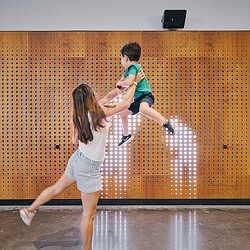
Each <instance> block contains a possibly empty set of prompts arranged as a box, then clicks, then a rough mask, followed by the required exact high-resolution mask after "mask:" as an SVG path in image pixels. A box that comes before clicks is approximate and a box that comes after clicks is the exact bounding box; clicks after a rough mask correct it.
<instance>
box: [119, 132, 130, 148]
mask: <svg viewBox="0 0 250 250" xmlns="http://www.w3.org/2000/svg"><path fill="white" fill-rule="evenodd" d="M133 139H134V136H133V135H131V134H129V135H127V136H124V135H123V136H122V141H121V142H120V143H119V144H118V147H121V146H123V145H124V144H126V143H128V142H130V141H132V140H133Z"/></svg>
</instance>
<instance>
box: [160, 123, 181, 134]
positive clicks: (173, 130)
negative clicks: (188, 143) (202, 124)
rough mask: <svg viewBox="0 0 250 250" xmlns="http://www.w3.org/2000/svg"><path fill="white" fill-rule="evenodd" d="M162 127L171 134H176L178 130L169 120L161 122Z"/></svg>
mask: <svg viewBox="0 0 250 250" xmlns="http://www.w3.org/2000/svg"><path fill="white" fill-rule="evenodd" d="M163 127H164V128H166V129H167V130H168V131H169V133H170V134H171V135H173V136H174V135H176V134H177V132H178V129H177V127H174V126H173V125H172V124H171V123H170V122H169V121H168V122H167V123H165V124H163Z"/></svg>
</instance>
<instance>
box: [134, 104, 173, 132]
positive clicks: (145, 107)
mask: <svg viewBox="0 0 250 250" xmlns="http://www.w3.org/2000/svg"><path fill="white" fill-rule="evenodd" d="M139 111H140V113H142V114H143V115H145V116H147V117H149V118H150V119H152V120H154V121H155V122H158V123H159V124H160V125H162V126H163V127H164V128H166V129H167V130H168V131H169V132H170V133H171V134H172V135H174V134H176V132H177V131H178V128H177V127H175V128H173V125H172V124H171V123H170V122H169V121H168V120H167V119H166V118H165V117H164V116H162V115H161V114H160V113H159V112H158V111H157V110H155V109H153V108H151V107H149V104H148V103H147V102H142V103H141V104H140V108H139Z"/></svg>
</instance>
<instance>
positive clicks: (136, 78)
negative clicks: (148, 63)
mask: <svg viewBox="0 0 250 250" xmlns="http://www.w3.org/2000/svg"><path fill="white" fill-rule="evenodd" d="M144 78H145V75H144V72H143V70H142V69H140V70H139V71H138V73H137V75H136V77H135V81H136V82H137V83H139V82H140V81H141V80H142V79H144Z"/></svg>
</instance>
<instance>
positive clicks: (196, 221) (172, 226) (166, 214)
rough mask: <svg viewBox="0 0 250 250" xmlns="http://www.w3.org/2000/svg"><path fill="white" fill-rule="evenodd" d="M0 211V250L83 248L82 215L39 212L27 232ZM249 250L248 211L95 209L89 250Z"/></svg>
mask: <svg viewBox="0 0 250 250" xmlns="http://www.w3.org/2000/svg"><path fill="white" fill-rule="evenodd" d="M18 209H19V208H17V207H0V249H1V250H7V249H11V250H12V249H23V250H31V249H44V250H54V249H71V250H76V249H82V242H81V236H80V222H81V215H82V210H81V207H79V206H72V207H51V206H49V207H48V206H47V207H45V206H44V207H41V208H40V210H39V212H38V214H37V215H36V217H35V218H34V220H33V222H32V225H31V226H30V227H28V226H26V225H25V224H24V223H23V222H22V221H21V219H20V217H19V212H18ZM167 249H170V250H203V249H204V250H207V249H211V250H217V249H218V250H220V249H223V250H224V249H225V250H249V249H250V206H238V207H234V206H230V207H229V206H224V207H223V206H222V207H215V206H213V207H208V206H195V207H194V206H188V207H185V206H164V207H157V206H153V207H152V206H151V207H149V206H145V207H127V206H124V207H108V206H106V207H98V210H97V214H96V218H95V222H94V237H93V250H167Z"/></svg>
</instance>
